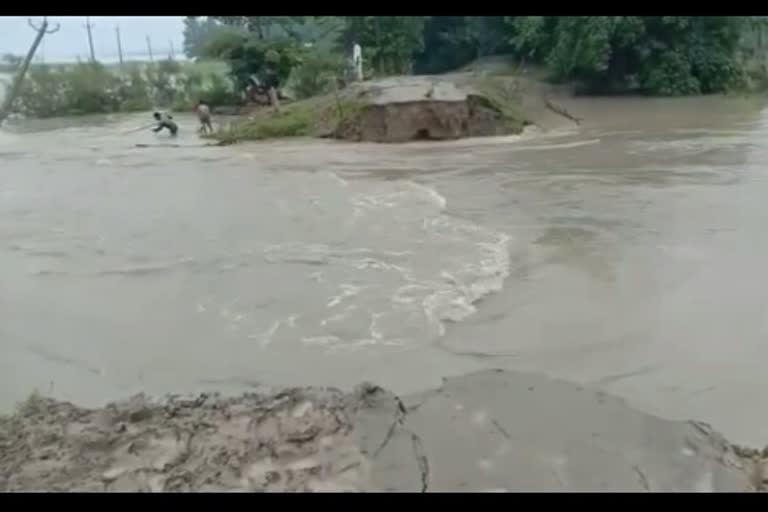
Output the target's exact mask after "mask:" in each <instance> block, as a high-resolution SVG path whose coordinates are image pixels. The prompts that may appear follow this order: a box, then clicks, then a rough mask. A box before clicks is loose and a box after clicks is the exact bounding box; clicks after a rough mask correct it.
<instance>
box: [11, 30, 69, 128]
mask: <svg viewBox="0 0 768 512" xmlns="http://www.w3.org/2000/svg"><path fill="white" fill-rule="evenodd" d="M27 23H29V26H30V27H32V29H33V30H35V31H36V32H37V35H36V36H35V40H34V41H33V42H32V46H30V47H29V51H28V52H27V56H26V57H25V58H24V62H22V63H21V67H20V68H19V71H18V72H17V73H16V77H15V79H14V80H13V85H11V88H10V90H9V91H8V92H7V94H6V95H5V100H3V103H2V105H0V124H3V121H5V119H6V118H7V117H8V115H9V114H10V113H11V107H12V106H13V101H14V100H15V99H16V96H18V95H19V91H21V83H22V82H23V81H24V75H26V74H27V70H28V69H29V65H30V64H31V63H32V59H33V58H34V56H35V52H36V51H37V47H38V46H40V42H41V41H42V40H43V37H44V36H46V35H49V34H55V33H56V32H58V31H59V24H58V23H56V24H55V25H54V26H53V27H51V26H50V25H49V24H48V18H46V17H44V18H43V23H42V24H40V25H35V24H34V23H32V20H31V19H28V20H27Z"/></svg>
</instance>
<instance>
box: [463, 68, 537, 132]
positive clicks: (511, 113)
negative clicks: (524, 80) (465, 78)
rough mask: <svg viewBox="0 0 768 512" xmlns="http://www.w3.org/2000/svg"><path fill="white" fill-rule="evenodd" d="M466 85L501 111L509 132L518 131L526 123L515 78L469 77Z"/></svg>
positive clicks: (505, 126)
mask: <svg viewBox="0 0 768 512" xmlns="http://www.w3.org/2000/svg"><path fill="white" fill-rule="evenodd" d="M468 85H471V86H472V87H473V88H474V89H475V90H476V91H477V92H478V93H480V94H482V95H483V97H484V98H486V99H487V100H488V101H489V102H490V104H491V106H492V107H493V108H494V109H495V110H497V111H499V112H500V113H501V117H502V122H503V123H504V128H505V130H508V131H509V132H511V133H515V132H520V131H522V130H523V127H524V126H525V125H526V124H528V120H527V118H526V116H525V113H524V112H523V102H522V95H521V94H520V91H519V89H518V82H517V80H515V79H512V78H502V77H498V76H481V77H473V78H471V79H469V83H468Z"/></svg>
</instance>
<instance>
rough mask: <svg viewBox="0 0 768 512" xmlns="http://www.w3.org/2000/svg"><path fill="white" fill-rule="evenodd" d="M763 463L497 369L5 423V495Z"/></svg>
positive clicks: (466, 479)
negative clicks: (396, 391) (414, 389)
mask: <svg viewBox="0 0 768 512" xmlns="http://www.w3.org/2000/svg"><path fill="white" fill-rule="evenodd" d="M762 466H763V463H762V459H761V457H760V454H759V453H758V452H755V451H749V450H744V449H739V448H735V447H733V446H731V445H730V444H729V443H727V442H726V441H725V440H724V439H723V438H722V437H721V436H720V435H718V434H717V433H716V432H714V431H713V430H712V429H711V428H709V427H708V426H706V425H703V424H700V423H695V422H673V421H667V420H663V419H660V418H656V417H653V416H650V415H647V414H644V413H641V412H639V411H636V410H633V409H631V408H630V407H628V406H627V405H626V404H624V403H623V402H622V401H621V400H619V399H616V398H614V397H611V396H607V395H605V394H602V393H600V392H596V391H591V390H588V389H583V388H581V387H578V386H573V385H570V384H567V383H563V382H557V381H552V380H549V379H547V378H543V377H538V376H532V375H526V374H517V373H509V372H503V371H484V372H480V373H476V374H472V375H468V376H464V377H457V378H451V379H447V380H445V381H444V383H443V385H442V386H441V387H440V388H439V389H436V390H431V391H426V392H423V393H418V394H414V395H411V396H407V397H402V398H399V397H396V396H394V395H393V394H391V393H389V392H387V391H385V390H383V389H381V388H378V387H376V386H374V385H370V384H366V385H361V386H359V387H358V388H357V389H356V390H354V391H353V392H350V393H344V392H341V391H338V390H334V389H315V388H297V389H284V390H277V391H276V390H268V389H262V390H256V391H254V392H253V393H247V394H244V395H242V396H239V397H228V398H227V397H220V396H216V395H199V396H196V397H191V398H179V397H171V398H167V399H164V400H162V401H153V400H150V399H148V398H146V397H143V396H138V397H134V398H133V399H131V400H128V401H125V402H120V403H115V404H110V405H107V406H106V407H104V408H101V409H83V408H79V407H76V406H74V405H72V404H69V403H64V402H58V401H55V400H52V399H47V398H41V397H32V398H30V399H29V400H28V401H27V402H26V403H25V404H23V405H22V406H20V407H19V410H18V411H17V412H16V413H15V414H14V415H13V416H11V417H8V418H4V419H3V420H2V421H1V422H0V491H108V492H112V491H114V492H118V491H241V492H249V491H402V492H425V491H429V492H440V491H486V492H504V491H682V492H686V491H697V492H713V491H735V492H740V491H754V490H758V489H759V488H760V487H761V486H762Z"/></svg>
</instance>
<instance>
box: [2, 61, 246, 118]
mask: <svg viewBox="0 0 768 512" xmlns="http://www.w3.org/2000/svg"><path fill="white" fill-rule="evenodd" d="M172 70H179V71H178V72H171V71H172ZM199 99H203V100H206V101H208V102H209V103H211V104H212V105H233V104H238V103H239V96H238V95H237V94H235V92H234V87H233V85H232V83H231V82H230V81H229V80H228V79H227V78H226V77H224V76H221V75H220V74H216V73H210V74H207V75H206V74H205V73H203V72H200V71H197V70H196V69H195V68H194V67H192V66H189V67H185V66H179V65H178V63H176V62H174V61H161V62H160V63H158V64H157V65H146V64H126V65H125V66H124V67H123V68H122V70H119V69H118V68H109V67H106V66H104V65H102V64H99V63H78V64H75V65H61V66H52V65H34V66H32V67H31V68H30V70H29V73H28V75H27V77H26V79H25V80H24V84H23V86H22V90H21V93H20V95H19V97H18V98H17V100H16V102H15V103H14V111H15V112H17V113H21V114H24V115H27V116H33V117H54V116H66V115H81V114H98V113H110V112H133V111H145V110H151V109H152V108H153V107H155V106H165V107H169V106H172V107H173V109H178V110H190V109H192V106H193V105H194V104H195V103H196V102H197V101H198V100H199Z"/></svg>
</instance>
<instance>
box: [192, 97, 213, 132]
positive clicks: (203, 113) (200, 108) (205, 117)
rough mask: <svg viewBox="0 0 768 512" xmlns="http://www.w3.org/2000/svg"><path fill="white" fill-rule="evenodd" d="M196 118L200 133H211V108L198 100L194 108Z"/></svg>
mask: <svg viewBox="0 0 768 512" xmlns="http://www.w3.org/2000/svg"><path fill="white" fill-rule="evenodd" d="M195 111H196V112H197V118H198V119H199V120H200V132H201V133H213V124H212V123H211V107H209V106H208V104H207V103H206V102H204V101H203V100H200V101H198V102H197V106H196V107H195Z"/></svg>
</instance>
